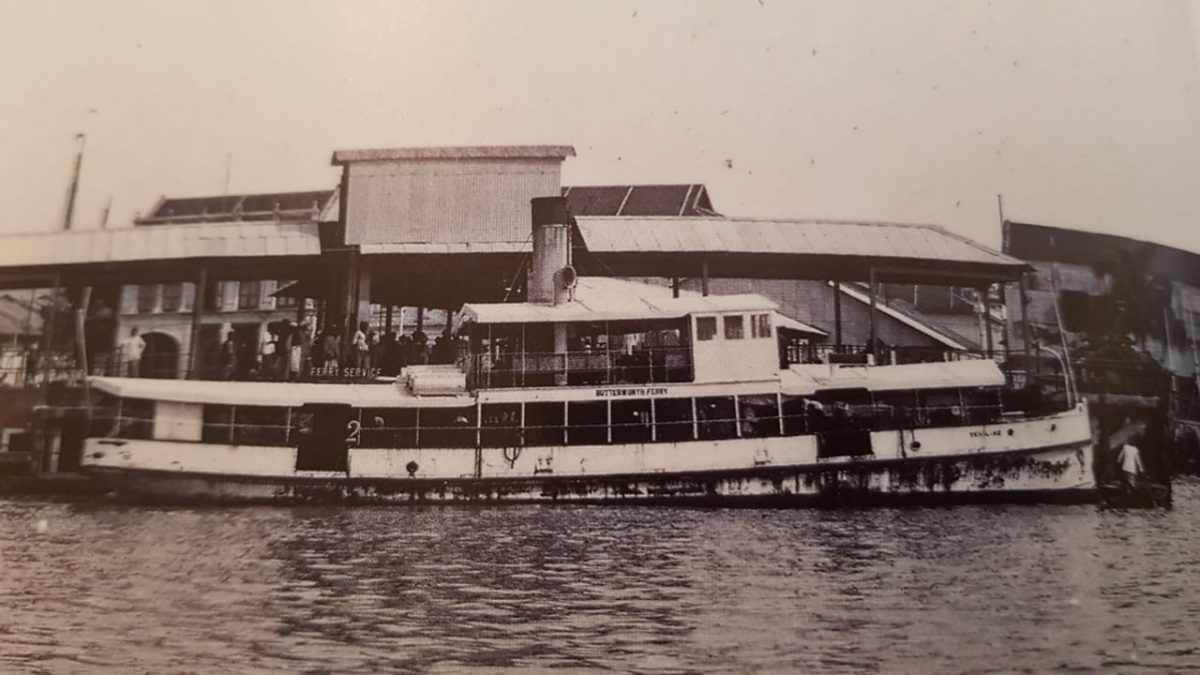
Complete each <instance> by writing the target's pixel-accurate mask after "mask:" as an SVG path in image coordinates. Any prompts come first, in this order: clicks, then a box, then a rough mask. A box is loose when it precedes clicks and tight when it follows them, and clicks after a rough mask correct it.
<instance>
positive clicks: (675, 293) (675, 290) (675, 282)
mask: <svg viewBox="0 0 1200 675" xmlns="http://www.w3.org/2000/svg"><path fill="white" fill-rule="evenodd" d="M671 297H673V298H678V297H679V277H671Z"/></svg>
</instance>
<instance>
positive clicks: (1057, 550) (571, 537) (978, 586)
mask: <svg viewBox="0 0 1200 675" xmlns="http://www.w3.org/2000/svg"><path fill="white" fill-rule="evenodd" d="M39 521H42V522H41V524H40V525H39ZM0 547H2V548H0V671H3V672H10V671H15V672H53V673H58V672H85V671H86V672H104V671H108V672H121V673H125V672H255V673H257V672H272V671H277V672H297V671H306V672H338V673H342V672H372V671H391V672H395V671H408V670H411V671H418V672H428V671H434V672H463V671H472V670H486V671H491V670H494V669H497V668H513V669H522V670H526V669H543V668H555V667H558V668H569V669H578V670H580V671H589V670H593V669H594V670H620V671H641V672H697V671H733V672H746V671H753V670H759V671H772V672H774V671H781V670H792V671H795V670H803V671H808V672H814V671H854V672H861V671H889V672H895V671H926V672H928V671H937V672H949V671H954V672H961V671H995V670H1038V671H1043V670H1048V669H1085V670H1094V669H1099V668H1108V669H1113V670H1120V671H1132V670H1139V669H1145V670H1147V671H1161V670H1167V669H1184V668H1188V667H1193V668H1200V590H1198V589H1197V584H1198V583H1200V483H1196V482H1188V483H1183V484H1180V485H1177V490H1176V508H1175V510H1173V511H1170V512H1102V511H1098V510H1097V509H1096V508H1094V507H1048V506H1009V507H995V506H989V507H955V508H930V509H905V510H843V511H826V510H800V511H754V510H744V511H743V510H692V509H661V508H628V507H627V508H606V507H546V506H534V507H504V508H461V507H437V508H414V509H402V508H393V509H384V508H374V509H348V508H245V509H147V508H134V507H124V506H116V505H110V504H107V503H74V504H62V503H52V502H46V501H3V500H0Z"/></svg>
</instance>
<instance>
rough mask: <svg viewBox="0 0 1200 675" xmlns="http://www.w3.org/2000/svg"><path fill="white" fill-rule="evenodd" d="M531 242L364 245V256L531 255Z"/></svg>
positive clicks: (362, 246) (362, 248)
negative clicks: (384, 254)
mask: <svg viewBox="0 0 1200 675" xmlns="http://www.w3.org/2000/svg"><path fill="white" fill-rule="evenodd" d="M532 247H533V244H532V243H530V242H529V241H477V242H470V241H463V242H454V243H436V242H413V243H400V244H362V245H361V246H360V247H359V248H360V249H361V250H362V252H363V253H364V254H378V253H421V254H436V253H529V252H530V251H531V250H532Z"/></svg>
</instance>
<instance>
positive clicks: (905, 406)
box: [83, 198, 1097, 506]
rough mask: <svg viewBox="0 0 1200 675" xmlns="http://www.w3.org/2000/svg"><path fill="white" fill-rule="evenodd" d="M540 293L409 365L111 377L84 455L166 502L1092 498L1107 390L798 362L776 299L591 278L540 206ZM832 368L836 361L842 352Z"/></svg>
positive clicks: (135, 493) (466, 320)
mask: <svg viewBox="0 0 1200 675" xmlns="http://www.w3.org/2000/svg"><path fill="white" fill-rule="evenodd" d="M533 201H534V203H533V221H534V228H533V242H534V245H533V249H534V252H533V256H532V258H531V262H530V270H529V281H528V293H527V295H528V300H527V301H525V302H518V303H468V304H466V305H464V306H463V308H462V310H461V311H460V312H459V315H458V317H457V318H456V324H457V326H458V334H459V335H465V336H466V337H467V340H466V343H467V347H466V354H465V355H463V357H462V358H460V359H459V361H458V363H457V364H456V365H441V366H410V367H408V368H406V369H405V370H404V371H403V372H402V373H401V376H400V377H399V378H396V379H395V380H394V381H382V382H370V383H355V384H337V383H278V382H212V381H182V380H151V379H132V378H109V377H96V378H92V380H91V385H92V389H93V395H94V397H95V398H96V411H95V415H94V419H95V424H94V434H93V436H92V437H91V438H89V439H88V440H87V441H86V442H85V451H84V457H83V468H84V470H85V471H87V472H89V473H91V474H92V475H94V476H96V477H98V478H99V479H100V480H103V481H106V482H107V483H108V484H109V485H110V486H111V488H112V489H113V490H114V491H115V492H116V493H117V495H118V496H120V497H122V498H126V499H133V500H141V501H151V502H170V503H179V502H188V503H196V502H201V503H306V502H339V503H349V504H428V503H439V502H465V503H505V502H554V503H633V504H667V503H669V504H694V505H730V506H734V505H765V506H808V505H825V504H864V505H877V504H905V503H942V502H997V501H999V502H1041V501H1046V502H1093V501H1095V500H1096V497H1097V491H1096V483H1095V480H1094V477H1093V470H1092V458H1093V444H1092V434H1091V429H1090V425H1089V422H1088V414H1087V410H1086V409H1085V404H1083V403H1080V404H1078V405H1072V406H1065V405H1063V406H1058V408H1057V409H1054V408H1051V409H1047V407H1046V404H1045V402H1043V401H1035V400H1031V398H1030V397H1026V396H1020V395H1017V394H1018V393H1017V392H1014V391H1012V390H1009V389H1006V388H1005V377H1004V375H1003V373H1002V372H1001V370H1000V369H999V367H998V366H997V364H996V363H995V362H994V361H992V360H991V359H982V358H966V357H965V355H964V356H963V357H962V358H954V359H951V360H947V361H939V362H929V363H908V364H896V365H893V364H876V363H874V358H873V356H872V355H869V354H866V355H863V357H862V358H861V359H860V362H856V363H838V362H836V361H837V359H832V360H831V359H829V358H825V359H821V362H817V363H804V364H793V363H782V362H781V358H780V353H781V350H780V348H779V342H778V336H777V335H776V332H777V331H776V322H777V318H778V315H777V314H776V311H775V310H776V307H775V306H774V304H773V303H772V302H770V301H769V300H767V299H766V298H764V297H762V296H759V295H750V294H747V295H721V296H706V295H701V294H694V293H686V292H678V291H673V290H672V289H669V288H666V287H661V286H654V285H648V284H643V283H638V282H634V281H627V280H621V279H614V278H604V277H586V278H576V276H575V273H574V269H573V267H572V266H571V265H570V261H571V225H570V216H569V213H567V211H566V207H565V202H564V200H561V199H558V198H546V199H535V200H533ZM830 361H834V362H830Z"/></svg>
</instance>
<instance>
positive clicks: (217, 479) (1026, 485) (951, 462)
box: [92, 448, 1096, 506]
mask: <svg viewBox="0 0 1200 675" xmlns="http://www.w3.org/2000/svg"><path fill="white" fill-rule="evenodd" d="M1082 451H1083V448H1058V449H1045V450H1038V451H1031V452H1018V453H1012V454H1006V455H996V456H991V457H986V458H984V457H978V456H964V457H960V458H937V459H921V460H915V459H914V460H904V461H902V462H862V463H847V464H841V465H839V466H814V467H761V468H755V469H746V470H740V471H738V470H728V471H709V472H696V473H680V474H663V475H656V476H636V475H630V476H596V477H587V478H584V477H562V478H529V479H490V480H488V479H443V480H429V479H411V478H392V479H355V478H315V477H313V478H309V477H294V478H269V477H265V478H264V477H254V476H225V475H219V474H193V473H183V472H159V471H147V470H136V469H134V470H129V469H104V468H99V469H96V468H94V469H92V473H93V474H94V475H96V476H98V477H100V478H101V479H102V480H105V481H106V482H107V483H108V484H109V486H110V487H111V488H112V489H113V490H114V491H116V492H117V494H118V495H119V496H121V497H123V498H125V499H128V500H131V501H138V502H152V503H164V504H168V503H187V504H194V503H213V504H271V503H276V504H297V503H344V504H377V505H388V504H391V505H415V504H434V503H481V504H492V503H533V502H549V503H581V504H620V503H629V504H647V505H650V504H679V505H692V506H695V505H705V506H836V505H872V506H886V505H902V504H941V503H995V502H1005V503H1008V502H1011V503H1091V502H1094V501H1096V490H1095V486H1094V484H1093V483H1092V482H1091V481H1090V480H1079V479H1078V478H1079V477H1078V476H1075V475H1074V474H1077V473H1078V472H1076V471H1073V470H1072V466H1077V465H1078V464H1079V463H1080V462H1079V460H1078V454H1079V453H1080V452H1082Z"/></svg>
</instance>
